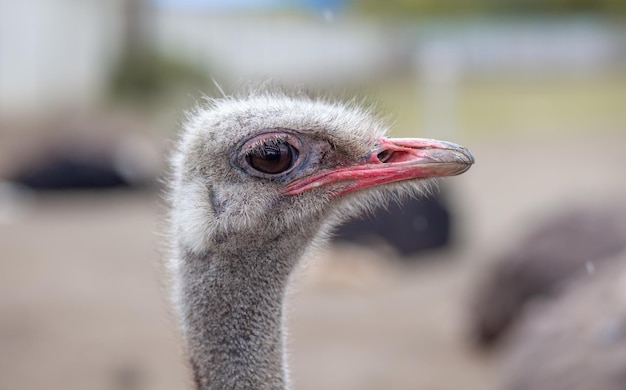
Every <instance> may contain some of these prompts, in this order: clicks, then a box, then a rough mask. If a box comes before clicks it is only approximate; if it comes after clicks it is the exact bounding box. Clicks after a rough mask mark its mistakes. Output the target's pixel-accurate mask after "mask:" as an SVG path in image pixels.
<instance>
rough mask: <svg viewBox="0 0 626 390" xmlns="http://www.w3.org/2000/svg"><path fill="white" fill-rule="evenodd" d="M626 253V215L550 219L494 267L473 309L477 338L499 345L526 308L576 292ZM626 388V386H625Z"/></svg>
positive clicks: (607, 212) (583, 211) (584, 212)
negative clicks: (581, 279) (577, 281)
mask: <svg viewBox="0 0 626 390" xmlns="http://www.w3.org/2000/svg"><path fill="white" fill-rule="evenodd" d="M624 249H626V210H624V209H623V208H620V207H616V206H615V205H606V206H604V207H579V208H576V209H573V210H570V211H567V212H563V213H561V214H559V215H556V216H554V217H551V218H549V219H548V220H546V221H545V222H544V223H542V224H541V225H540V226H539V227H538V228H536V229H535V230H534V231H532V232H531V233H530V234H529V236H528V237H527V238H526V239H524V240H523V241H522V242H520V243H519V244H518V245H517V246H516V247H515V248H513V249H512V250H510V251H509V252H507V253H505V254H504V255H502V256H501V257H500V258H498V259H497V261H495V262H494V263H493V266H492V268H491V269H490V270H489V272H488V274H487V277H486V280H485V281H484V282H483V284H482V285H480V288H479V290H478V293H477V295H476V297H475V300H474V304H473V307H472V335H473V337H474V338H475V340H476V341H477V342H478V343H479V344H480V345H483V346H492V345H493V344H495V343H497V342H498V341H499V340H500V339H501V338H502V337H503V336H504V335H506V333H507V332H508V331H509V328H510V327H512V326H514V325H515V323H516V322H517V321H518V319H519V318H520V317H522V316H523V315H524V311H525V308H526V307H527V306H528V305H529V304H532V303H535V302H537V301H540V300H543V299H548V298H550V297H553V296H556V295H558V294H560V293H562V292H563V291H564V290H566V289H568V288H570V287H572V286H575V285H576V284H575V283H572V280H575V279H576V278H579V277H581V276H583V277H585V276H589V274H590V273H593V272H595V270H596V269H598V268H601V267H603V266H604V263H605V262H610V261H613V260H614V259H615V255H616V254H618V253H620V252H621V251H623V250H624ZM624 383H626V382H624Z"/></svg>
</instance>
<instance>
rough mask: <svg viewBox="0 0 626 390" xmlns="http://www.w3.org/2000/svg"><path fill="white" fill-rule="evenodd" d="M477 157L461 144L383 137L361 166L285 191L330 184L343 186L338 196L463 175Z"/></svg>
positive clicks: (301, 181) (292, 185)
mask: <svg viewBox="0 0 626 390" xmlns="http://www.w3.org/2000/svg"><path fill="white" fill-rule="evenodd" d="M473 163H474V156H472V154H471V153H470V152H469V150H467V149H465V148H464V147H462V146H460V145H456V144H453V143H450V142H445V141H437V140H432V139H423V138H381V139H380V141H379V146H378V148H376V149H374V150H373V151H372V152H371V153H370V155H369V156H368V158H367V159H366V160H365V161H363V162H362V163H360V164H357V165H350V166H342V167H339V168H336V169H331V170H327V171H323V172H320V173H317V174H315V175H312V176H308V177H305V178H302V179H298V180H296V181H294V182H292V183H290V184H289V185H287V186H286V187H285V188H284V189H283V194H285V195H298V194H301V193H303V192H306V191H309V190H312V189H314V188H318V187H323V186H327V185H330V184H344V187H343V188H342V189H341V190H340V191H339V193H337V194H336V195H337V196H339V195H343V194H345V193H348V192H352V191H356V190H360V189H363V188H368V187H374V186H378V185H381V184H386V183H394V182H399V181H404V180H412V179H423V178H429V177H443V176H454V175H460V174H461V173H463V172H465V171H467V170H468V169H469V168H470V166H471V165H472V164H473Z"/></svg>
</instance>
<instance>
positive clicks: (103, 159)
mask: <svg viewBox="0 0 626 390" xmlns="http://www.w3.org/2000/svg"><path fill="white" fill-rule="evenodd" d="M126 127H127V126H125V125H124V124H123V123H118V122H117V121H115V120H110V119H102V118H82V119H74V120H64V121H61V122H59V123H56V124H52V125H50V128H47V129H45V131H44V130H43V129H42V132H43V133H44V134H45V135H47V136H48V138H49V137H50V136H53V137H54V138H51V139H43V140H42V139H36V140H33V141H32V142H31V145H29V150H27V151H25V152H24V153H21V154H20V155H18V156H16V158H14V159H13V160H17V161H13V167H12V169H11V171H10V172H9V173H8V174H7V177H6V179H7V180H8V181H9V182H11V183H14V184H18V185H20V186H24V187H27V188H29V189H32V190H38V191H40V190H41V191H50V190H92V189H95V190H97V189H107V188H117V187H141V186H145V185H148V184H151V183H153V182H154V181H155V179H156V177H157V176H158V172H159V170H160V168H161V166H160V165H161V162H160V158H159V156H158V151H157V149H156V148H155V146H154V145H153V144H152V143H151V142H150V141H149V140H147V139H146V138H144V137H141V136H139V135H137V134H132V133H131V131H129V129H128V128H126ZM131 134H132V135H131ZM40 138H41V137H40ZM14 153H16V152H14Z"/></svg>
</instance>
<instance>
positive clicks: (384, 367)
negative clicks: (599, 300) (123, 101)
mask: <svg viewBox="0 0 626 390" xmlns="http://www.w3.org/2000/svg"><path fill="white" fill-rule="evenodd" d="M467 146H468V147H469V148H470V149H471V150H472V151H473V152H474V154H475V156H476V158H477V164H476V166H475V167H473V168H472V169H471V170H470V172H468V173H467V174H465V175H463V176H461V177H458V178H454V179H450V180H447V181H446V184H445V185H447V186H449V189H450V190H451V193H452V194H453V196H452V199H451V204H452V205H453V207H454V210H455V211H456V216H457V219H456V232H457V234H456V237H457V240H456V244H455V245H454V247H453V248H451V249H449V250H445V251H440V252H436V253H430V254H425V255H422V256H421V258H422V260H424V261H415V262H408V263H407V262H401V261H400V260H399V259H397V258H396V257H395V256H394V254H393V253H392V252H390V251H389V250H385V249H382V250H379V251H367V250H365V249H363V248H355V247H331V248H330V249H328V250H326V251H324V252H323V253H320V254H319V255H318V256H317V257H316V258H314V259H310V260H308V261H307V262H306V265H305V266H304V267H303V269H302V271H301V273H300V276H299V278H298V283H297V286H294V288H293V291H292V293H291V294H290V297H289V329H290V330H289V339H290V345H289V349H290V354H289V357H290V367H291V373H292V378H293V382H294V388H297V389H337V390H340V389H341V390H350V389H421V390H453V389H455V390H456V389H468V390H473V389H476V390H490V389H496V388H497V378H498V370H497V360H498V359H497V357H493V356H492V357H490V356H487V355H484V354H481V353H478V352H477V351H475V350H474V349H473V348H472V346H471V343H469V342H468V339H467V317H468V313H469V310H470V309H469V305H468V302H469V301H470V296H471V292H472V291H473V289H474V286H475V285H476V283H477V282H478V281H479V280H480V277H481V275H482V273H483V272H484V270H485V266H486V265H487V263H488V260H489V258H490V256H491V255H493V254H495V253H497V252H498V251H500V250H502V249H503V248H504V247H505V246H506V245H507V243H509V242H511V241H513V240H515V239H516V237H519V234H520V233H521V232H523V231H524V230H525V229H526V228H527V227H528V226H529V225H531V224H532V223H533V221H536V220H537V219H538V218H540V217H541V216H542V215H545V214H546V213H550V212H554V211H556V210H557V209H558V208H560V207H566V206H568V205H575V204H579V203H581V202H583V203H584V202H592V203H605V202H610V201H623V200H624V195H626V179H625V177H624V172H623V171H624V167H626V153H625V152H624V151H625V150H626V148H625V147H626V135H612V136H602V137H591V136H589V137H585V138H581V137H572V138H566V137H563V138H561V139H551V140H541V141H539V140H537V139H534V140H528V139H527V140H524V139H519V140H514V141H512V140H510V139H506V140H504V139H502V140H499V141H492V142H489V143H487V142H475V143H473V144H468V145H467ZM3 191H4V192H3ZM9 198H10V197H8V196H7V194H6V190H2V189H1V188H0V202H2V203H0V390H18V389H19V390H31V389H33V390H34V389H64V390H77V389H82V390H84V389H93V390H100V389H103V390H104V389H110V390H139V389H155V390H158V389H184V388H188V386H187V384H188V380H187V379H186V378H187V372H186V366H185V364H184V356H183V354H182V350H181V347H180V342H179V336H178V333H177V330H176V328H175V326H174V322H173V320H172V318H171V315H170V314H169V309H168V305H167V299H166V297H165V292H164V291H165V289H164V287H163V275H162V273H161V268H160V265H159V264H160V262H161V260H162V253H163V251H162V249H163V247H164V244H163V241H164V237H163V236H162V235H160V234H159V231H161V227H160V222H159V221H160V219H161V217H160V214H161V211H162V210H161V208H160V206H159V202H160V201H159V197H158V196H157V195H155V194H153V193H145V192H144V193H129V192H100V193H87V194H56V195H46V196H38V197H33V198H30V197H24V196H22V195H20V196H19V201H17V202H16V201H15V200H12V201H11V200H9Z"/></svg>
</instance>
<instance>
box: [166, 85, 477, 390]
mask: <svg viewBox="0 0 626 390" xmlns="http://www.w3.org/2000/svg"><path fill="white" fill-rule="evenodd" d="M385 131H386V128H385V126H384V125H383V123H382V122H380V121H379V120H377V119H375V118H374V117H373V116H372V114H371V113H370V112H369V111H368V110H365V109H362V108H359V107H357V106H354V105H342V104H340V103H335V102H331V101H327V100H321V99H315V98H311V97H308V96H305V95H288V94H284V93H279V92H271V93H269V92H264V93H249V94H246V95H242V96H240V97H225V98H221V99H215V100H210V101H209V102H208V104H207V105H206V106H204V107H199V108H197V109H196V110H195V111H194V112H192V113H191V114H190V115H189V118H188V120H187V122H186V124H185V125H184V130H183V132H182V134H181V136H180V140H179V142H178V147H177V150H176V152H175V153H174V155H173V158H172V178H171V182H170V201H171V212H170V219H171V237H172V248H171V250H172V256H171V260H170V268H171V274H172V296H173V302H174V306H175V310H176V313H177V315H178V318H179V322H180V326H181V328H182V332H183V334H184V338H185V341H186V348H187V353H188V355H189V360H190V364H191V369H192V371H193V374H194V382H195V384H196V387H197V388H198V389H200V390H208V389H283V388H287V387H288V385H289V380H288V375H287V366H286V356H285V354H286V353H285V350H284V344H285V342H284V338H285V333H284V330H283V322H284V318H283V316H284V310H283V304H284V296H285V291H286V288H287V285H288V283H289V281H290V277H291V275H292V273H293V270H294V268H295V267H296V266H297V264H298V262H299V259H300V258H301V257H302V256H303V255H304V254H305V253H306V252H307V251H308V250H309V249H310V248H312V247H315V246H318V245H319V244H320V243H321V242H322V241H323V240H324V237H325V236H326V235H327V233H328V231H329V229H330V228H331V227H332V226H334V225H336V224H337V223H339V222H340V221H341V220H343V219H344V218H346V217H348V216H350V215H354V214H355V213H358V212H359V211H361V210H364V209H368V207H370V206H371V205H373V204H377V203H380V202H383V201H384V199H386V198H387V197H388V195H391V196H395V195H399V194H405V193H408V194H417V193H419V192H421V191H422V190H423V189H424V186H425V183H426V181H425V180H426V179H427V178H431V177H439V176H451V175H458V174H461V173H463V172H465V171H466V170H468V169H469V167H470V166H471V164H473V162H474V158H473V157H472V155H471V154H470V152H469V151H468V150H467V149H465V148H463V147H461V146H458V145H455V144H452V143H448V142H443V141H436V140H428V139H392V138H386V137H384V134H385Z"/></svg>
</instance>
